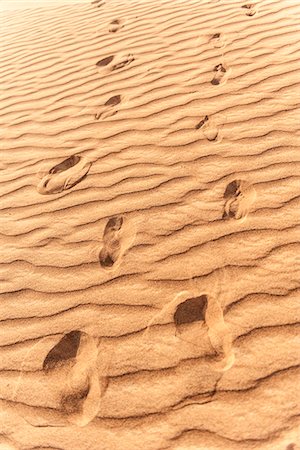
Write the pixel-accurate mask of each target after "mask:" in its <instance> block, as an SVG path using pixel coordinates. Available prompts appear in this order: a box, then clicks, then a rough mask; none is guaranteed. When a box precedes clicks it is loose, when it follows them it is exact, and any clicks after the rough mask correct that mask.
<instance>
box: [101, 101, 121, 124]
mask: <svg viewBox="0 0 300 450" xmlns="http://www.w3.org/2000/svg"><path fill="white" fill-rule="evenodd" d="M119 103H121V95H114V96H113V97H110V98H109V99H108V100H107V101H106V102H105V103H104V106H103V107H102V108H101V110H100V111H99V112H98V113H96V114H95V119H96V120H99V119H100V117H102V119H105V118H107V117H111V116H114V115H115V114H117V112H118V110H117V109H116V108H114V106H117V105H118V104H119Z"/></svg>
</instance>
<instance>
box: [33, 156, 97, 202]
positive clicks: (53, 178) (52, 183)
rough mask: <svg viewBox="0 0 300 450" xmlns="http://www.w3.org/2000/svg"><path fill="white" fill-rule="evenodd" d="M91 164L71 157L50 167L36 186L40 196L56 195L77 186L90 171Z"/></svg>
mask: <svg viewBox="0 0 300 450" xmlns="http://www.w3.org/2000/svg"><path fill="white" fill-rule="evenodd" d="M90 167H91V162H89V161H88V160H87V159H86V158H84V157H81V156H79V155H73V156H70V157H69V158H67V159H65V160H64V161H63V162H61V163H60V164H57V165H56V166H54V167H52V169H50V170H49V172H48V174H46V175H45V176H44V177H43V178H42V180H41V181H40V183H39V184H38V186H37V191H38V192H39V193H40V194H44V195H45V194H58V193H60V192H62V191H65V190H67V189H70V188H71V187H73V186H75V185H76V184H78V183H79V182H80V181H81V180H83V178H84V177H85V176H86V175H87V173H88V171H89V170H90Z"/></svg>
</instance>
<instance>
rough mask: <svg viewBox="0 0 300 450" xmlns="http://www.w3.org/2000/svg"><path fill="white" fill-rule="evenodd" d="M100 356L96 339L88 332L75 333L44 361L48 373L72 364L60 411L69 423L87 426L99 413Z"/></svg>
mask: <svg viewBox="0 0 300 450" xmlns="http://www.w3.org/2000/svg"><path fill="white" fill-rule="evenodd" d="M97 357H98V346H97V343H96V341H95V339H94V338H93V337H91V336H89V335H87V334H86V333H83V332H80V331H72V332H70V333H68V334H66V335H65V336H64V337H63V338H62V339H61V340H60V341H59V342H58V344H56V345H55V346H54V347H53V348H52V350H50V352H49V353H48V354H47V356H46V358H45V360H44V364H43V369H44V371H45V372H46V373H47V372H49V371H50V370H56V369H59V367H61V366H64V365H66V364H68V366H67V367H68V374H67V379H66V382H65V383H62V386H64V387H63V388H62V393H61V399H60V409H61V411H62V412H63V413H64V414H65V415H66V418H67V420H68V421H69V422H70V423H72V424H75V425H77V426H84V425H87V424H88V423H89V422H90V421H91V420H93V419H94V418H95V417H96V415H97V413H98V411H99V406H100V400H101V396H102V394H103V388H102V387H101V385H100V381H99V378H100V377H99V374H98V369H97ZM70 362H72V364H71V365H70Z"/></svg>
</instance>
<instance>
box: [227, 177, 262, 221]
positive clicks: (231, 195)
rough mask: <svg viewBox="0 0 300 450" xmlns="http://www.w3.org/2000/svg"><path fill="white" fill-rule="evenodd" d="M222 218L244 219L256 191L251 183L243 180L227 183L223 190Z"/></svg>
mask: <svg viewBox="0 0 300 450" xmlns="http://www.w3.org/2000/svg"><path fill="white" fill-rule="evenodd" d="M223 197H224V200H225V206H224V212H223V217H222V218H223V219H230V218H234V219H236V220H244V219H246V217H247V215H248V214H249V211H250V209H251V206H252V204H253V203H254V201H255V198H256V191H255V189H254V187H253V186H252V185H250V184H249V183H247V182H246V181H244V180H234V181H232V182H231V183H229V184H228V185H227V187H226V189H225V192H224V195H223Z"/></svg>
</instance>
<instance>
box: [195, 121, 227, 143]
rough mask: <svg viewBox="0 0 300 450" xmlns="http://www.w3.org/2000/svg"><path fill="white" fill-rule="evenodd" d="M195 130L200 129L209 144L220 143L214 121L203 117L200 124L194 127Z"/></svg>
mask: <svg viewBox="0 0 300 450" xmlns="http://www.w3.org/2000/svg"><path fill="white" fill-rule="evenodd" d="M195 128H196V130H199V129H201V130H202V132H203V134H204V136H205V137H206V139H207V140H208V141H210V142H212V141H214V142H220V141H221V136H220V134H219V129H218V127H217V125H216V123H215V122H214V120H212V119H210V118H209V117H208V116H205V117H204V119H202V120H200V122H199V123H198V124H197V125H196V127H195Z"/></svg>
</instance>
